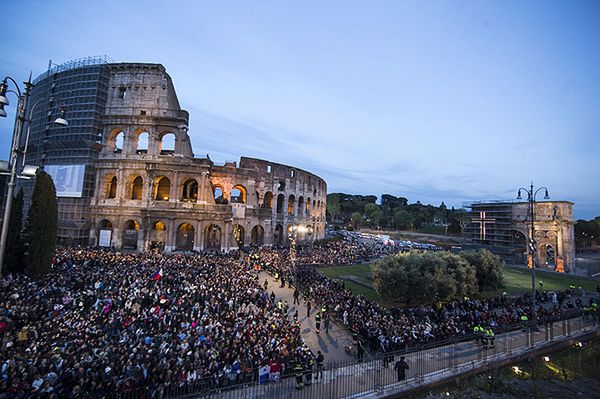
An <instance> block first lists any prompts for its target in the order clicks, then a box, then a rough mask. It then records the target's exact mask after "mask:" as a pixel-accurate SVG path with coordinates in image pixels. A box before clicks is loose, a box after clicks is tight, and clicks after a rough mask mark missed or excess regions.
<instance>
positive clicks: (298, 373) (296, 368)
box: [294, 358, 304, 389]
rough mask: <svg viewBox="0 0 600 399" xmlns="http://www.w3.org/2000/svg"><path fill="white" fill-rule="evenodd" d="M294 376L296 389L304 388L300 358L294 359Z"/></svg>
mask: <svg viewBox="0 0 600 399" xmlns="http://www.w3.org/2000/svg"><path fill="white" fill-rule="evenodd" d="M294 374H295V375H296V389H302V388H304V367H302V361H301V359H300V358H297V359H296V364H295V365H294Z"/></svg>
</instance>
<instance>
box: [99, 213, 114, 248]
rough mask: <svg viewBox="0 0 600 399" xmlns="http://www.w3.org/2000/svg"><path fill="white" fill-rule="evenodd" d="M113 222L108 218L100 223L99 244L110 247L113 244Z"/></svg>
mask: <svg viewBox="0 0 600 399" xmlns="http://www.w3.org/2000/svg"><path fill="white" fill-rule="evenodd" d="M112 233H113V224H112V222H111V221H110V220H108V219H103V220H101V221H100V222H99V223H98V246H99V247H105V248H110V247H111V246H112Z"/></svg>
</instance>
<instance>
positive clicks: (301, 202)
mask: <svg viewBox="0 0 600 399" xmlns="http://www.w3.org/2000/svg"><path fill="white" fill-rule="evenodd" d="M298 216H304V197H302V196H300V197H299V198H298Z"/></svg>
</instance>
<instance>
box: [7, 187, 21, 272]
mask: <svg viewBox="0 0 600 399" xmlns="http://www.w3.org/2000/svg"><path fill="white" fill-rule="evenodd" d="M22 230H23V188H21V189H20V190H19V193H18V194H17V196H16V197H15V198H14V200H13V204H12V208H11V209H10V223H9V224H8V236H7V237H6V257H5V258H4V267H3V270H8V271H11V272H17V273H20V272H23V270H24V268H25V259H24V255H25V244H24V242H23V237H22V236H21V234H22Z"/></svg>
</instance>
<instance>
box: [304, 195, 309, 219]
mask: <svg viewBox="0 0 600 399" xmlns="http://www.w3.org/2000/svg"><path fill="white" fill-rule="evenodd" d="M304 211H305V213H306V217H310V198H307V199H306V209H305V210H304Z"/></svg>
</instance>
